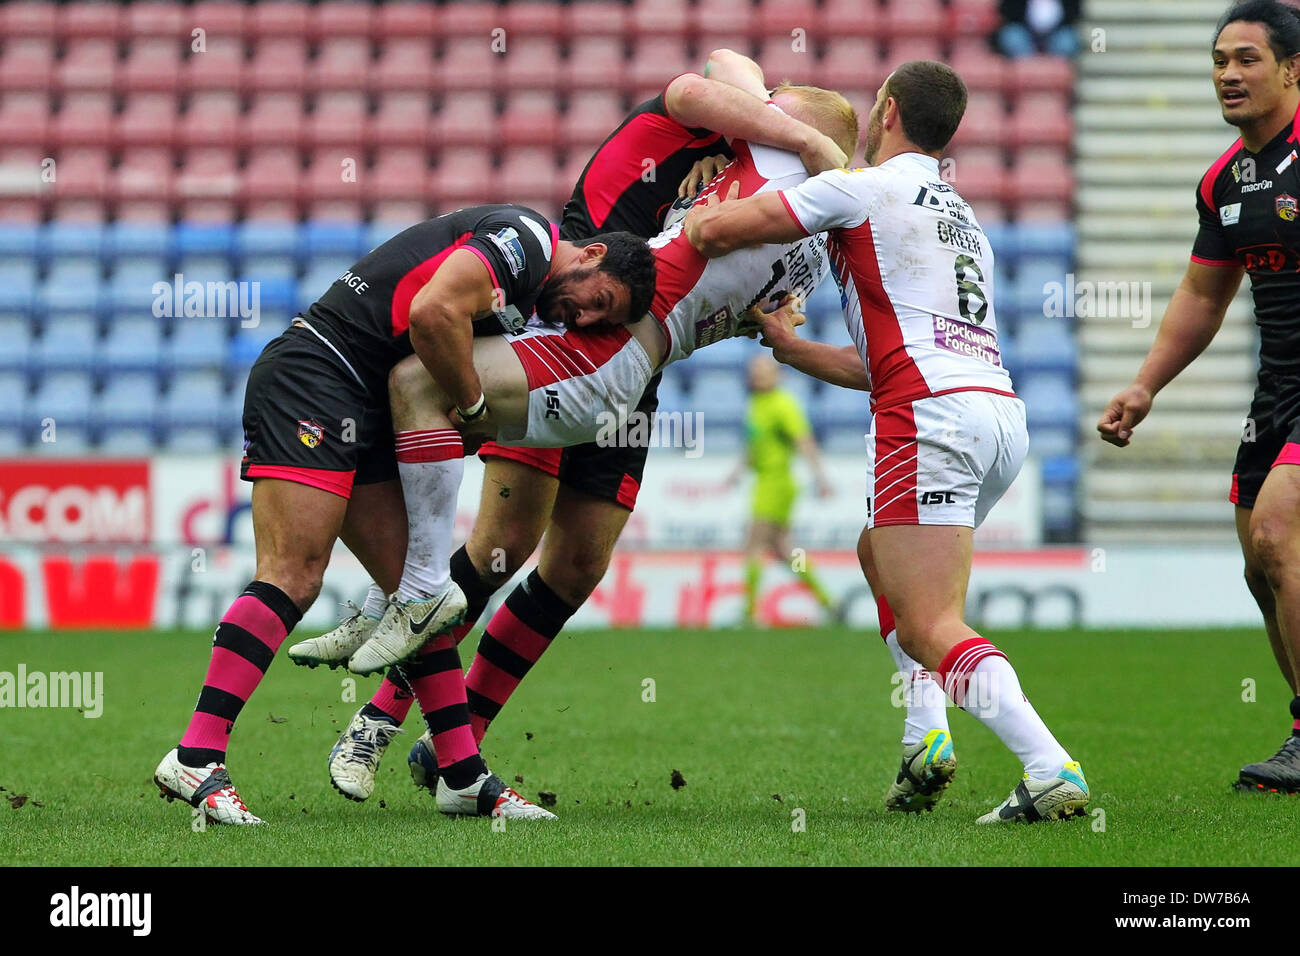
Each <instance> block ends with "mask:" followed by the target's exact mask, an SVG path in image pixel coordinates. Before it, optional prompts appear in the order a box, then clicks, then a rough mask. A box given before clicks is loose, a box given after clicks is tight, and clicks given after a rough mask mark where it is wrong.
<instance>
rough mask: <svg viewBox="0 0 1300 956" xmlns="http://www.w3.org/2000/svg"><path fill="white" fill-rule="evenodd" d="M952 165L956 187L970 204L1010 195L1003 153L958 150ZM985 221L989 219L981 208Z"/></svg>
mask: <svg viewBox="0 0 1300 956" xmlns="http://www.w3.org/2000/svg"><path fill="white" fill-rule="evenodd" d="M946 158H949V159H951V160H952V165H951V166H950V168H951V170H952V174H953V185H954V186H955V187H956V188H957V191H958V192H959V193H960V194H961V196H962V198H963V199H965V200H967V201H968V202H969V201H972V200H979V199H992V200H995V201H999V202H1000V201H1001V200H1002V197H1003V196H1004V195H1005V193H1006V176H1007V173H1006V167H1005V166H1004V165H1003V162H1002V152H1001V150H997V149H992V148H989V147H982V146H962V147H960V148H957V147H954V149H953V153H952V156H950V157H946ZM975 214H976V217H977V218H978V219H980V220H981V221H982V220H983V219H984V218H985V217H984V215H983V214H982V213H981V212H980V210H979V209H976V211H975Z"/></svg>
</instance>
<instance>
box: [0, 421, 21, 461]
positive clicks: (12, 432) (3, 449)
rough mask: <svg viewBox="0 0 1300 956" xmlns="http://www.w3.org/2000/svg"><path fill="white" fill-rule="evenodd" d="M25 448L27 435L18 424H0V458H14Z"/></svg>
mask: <svg viewBox="0 0 1300 956" xmlns="http://www.w3.org/2000/svg"><path fill="white" fill-rule="evenodd" d="M0 414H3V413H0ZM26 450H27V436H26V435H25V434H24V433H23V429H22V428H21V427H20V426H18V425H0V458H16V457H18V456H19V455H22V454H24V453H25V452H26Z"/></svg>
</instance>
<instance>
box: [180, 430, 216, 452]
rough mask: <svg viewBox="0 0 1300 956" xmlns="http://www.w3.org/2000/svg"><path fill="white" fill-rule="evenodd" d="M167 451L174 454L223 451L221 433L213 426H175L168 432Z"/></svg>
mask: <svg viewBox="0 0 1300 956" xmlns="http://www.w3.org/2000/svg"><path fill="white" fill-rule="evenodd" d="M166 448H167V451H169V452H171V453H172V454H177V455H180V454H184V455H194V454H200V455H201V454H208V453H210V452H217V451H222V450H223V448H224V446H223V445H222V442H221V435H220V434H219V433H218V432H217V431H215V430H214V429H211V428H173V429H171V430H169V431H168V432H167V437H166Z"/></svg>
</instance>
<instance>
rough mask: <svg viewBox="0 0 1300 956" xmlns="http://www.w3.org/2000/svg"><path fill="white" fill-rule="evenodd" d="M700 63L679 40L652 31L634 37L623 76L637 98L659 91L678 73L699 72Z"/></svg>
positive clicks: (644, 97)
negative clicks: (634, 44) (635, 42)
mask: <svg viewBox="0 0 1300 956" xmlns="http://www.w3.org/2000/svg"><path fill="white" fill-rule="evenodd" d="M637 9H638V10H640V9H644V6H642V7H638V8H637ZM703 66H704V65H703V64H702V63H696V62H695V59H694V58H693V57H691V56H690V55H688V54H687V52H686V50H685V48H684V47H683V46H682V43H681V41H680V40H677V39H672V38H669V37H665V36H663V35H661V34H658V33H655V34H651V35H649V36H644V37H642V38H641V39H640V40H638V41H637V44H636V49H635V50H634V51H633V54H632V58H631V60H630V61H629V63H628V64H627V68H626V70H625V71H624V74H623V80H624V83H625V84H630V89H631V91H632V93H633V95H634V96H638V97H639V99H638V100H637V101H638V102H640V100H642V99H647V98H648V97H650V96H653V95H655V94H656V93H659V92H662V91H663V88H664V87H665V86H666V85H667V84H668V81H669V80H671V79H672V78H673V77H674V76H676V75H677V74H678V73H686V72H690V71H696V72H698V71H699V70H700V69H703Z"/></svg>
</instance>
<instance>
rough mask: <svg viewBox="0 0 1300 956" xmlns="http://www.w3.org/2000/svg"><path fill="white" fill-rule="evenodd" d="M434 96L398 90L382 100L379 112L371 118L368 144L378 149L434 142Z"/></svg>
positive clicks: (421, 145)
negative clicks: (432, 132)
mask: <svg viewBox="0 0 1300 956" xmlns="http://www.w3.org/2000/svg"><path fill="white" fill-rule="evenodd" d="M431 107H432V103H431V97H430V95H429V94H428V93H425V92H422V91H418V90H398V91H394V92H390V93H385V94H383V96H381V97H380V100H379V109H378V110H376V111H375V113H374V114H372V115H371V116H370V117H369V118H368V119H367V124H366V134H365V141H366V142H367V143H369V144H373V145H374V146H375V147H377V148H382V147H391V146H418V147H421V148H425V147H426V146H428V145H430V144H432V143H434V142H435V141H434V140H433V139H432V138H431V130H430V127H431V125H432V123H433V111H432V108H431Z"/></svg>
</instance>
